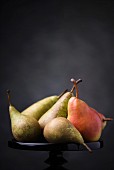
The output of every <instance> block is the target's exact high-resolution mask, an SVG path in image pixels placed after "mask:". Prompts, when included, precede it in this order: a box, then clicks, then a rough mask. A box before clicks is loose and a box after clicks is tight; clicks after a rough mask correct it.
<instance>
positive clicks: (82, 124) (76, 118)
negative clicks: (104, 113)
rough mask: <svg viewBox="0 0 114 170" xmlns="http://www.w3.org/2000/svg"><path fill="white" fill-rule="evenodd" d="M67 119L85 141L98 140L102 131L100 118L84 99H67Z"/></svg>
mask: <svg viewBox="0 0 114 170" xmlns="http://www.w3.org/2000/svg"><path fill="white" fill-rule="evenodd" d="M67 119H68V120H69V121H70V122H71V123H72V124H73V125H74V126H75V127H76V128H77V129H78V130H79V132H80V133H81V135H82V136H83V138H84V139H85V140H86V141H97V140H99V138H100V136H101V132H102V122H101V119H100V117H99V116H98V115H97V114H96V113H95V112H93V111H92V110H91V108H90V107H89V106H88V105H87V104H86V103H85V102H84V101H82V100H80V99H77V98H75V97H72V98H71V99H70V100H69V103H68V117H67Z"/></svg>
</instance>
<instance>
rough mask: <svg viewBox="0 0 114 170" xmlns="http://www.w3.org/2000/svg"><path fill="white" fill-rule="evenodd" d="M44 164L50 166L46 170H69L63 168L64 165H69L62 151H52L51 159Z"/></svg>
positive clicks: (50, 153)
mask: <svg viewBox="0 0 114 170" xmlns="http://www.w3.org/2000/svg"><path fill="white" fill-rule="evenodd" d="M44 162H45V163H46V164H48V165H50V166H49V167H47V168H45V169H44V170H52V169H54V170H68V169H67V168H65V167H63V165H64V164H65V163H67V160H66V159H65V158H64V157H63V153H62V151H50V152H49V157H48V158H47V159H46V160H45V161H44Z"/></svg>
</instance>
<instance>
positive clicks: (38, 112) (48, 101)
mask: <svg viewBox="0 0 114 170" xmlns="http://www.w3.org/2000/svg"><path fill="white" fill-rule="evenodd" d="M66 91H67V90H65V91H64V92H62V93H61V94H60V95H59V96H57V95H54V96H49V97H46V98H44V99H41V100H39V101H38V102H36V103H33V104H32V105H31V106H29V107H28V108H27V109H25V110H24V111H22V112H21V113H22V114H23V115H27V116H32V117H34V118H35V119H37V120H39V119H40V117H41V116H42V115H43V114H44V113H45V112H46V111H47V110H49V109H50V108H51V107H52V106H53V105H54V104H55V103H56V102H57V100H58V99H59V98H60V97H61V96H62V95H63V94H64V93H66Z"/></svg>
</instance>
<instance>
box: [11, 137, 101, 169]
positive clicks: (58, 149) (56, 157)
mask: <svg viewBox="0 0 114 170" xmlns="http://www.w3.org/2000/svg"><path fill="white" fill-rule="evenodd" d="M86 144H87V145H88V146H89V147H90V148H91V150H98V149H100V148H102V147H103V141H102V140H99V141H97V142H87V143H86ZM8 147H10V148H13V149H20V150H29V151H30V150H34V151H49V157H48V159H46V160H45V163H47V164H49V165H50V167H48V168H46V169H47V170H48V169H51V168H54V169H55V164H56V168H59V169H65V168H64V167H62V165H63V164H65V163H66V162H67V160H66V159H64V157H63V151H87V149H86V148H85V147H84V146H83V145H81V144H77V143H64V144H63V143H59V144H53V143H48V142H47V141H46V140H45V139H42V140H40V141H38V142H37V143H25V142H18V141H16V140H14V139H12V140H9V141H8Z"/></svg>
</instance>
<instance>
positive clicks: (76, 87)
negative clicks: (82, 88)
mask: <svg viewBox="0 0 114 170" xmlns="http://www.w3.org/2000/svg"><path fill="white" fill-rule="evenodd" d="M71 82H73V83H74V86H73V88H72V90H74V88H75V89H76V98H78V97H79V94H78V86H77V84H78V83H79V82H82V79H78V80H77V81H76V80H75V79H73V78H72V79H71Z"/></svg>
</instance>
